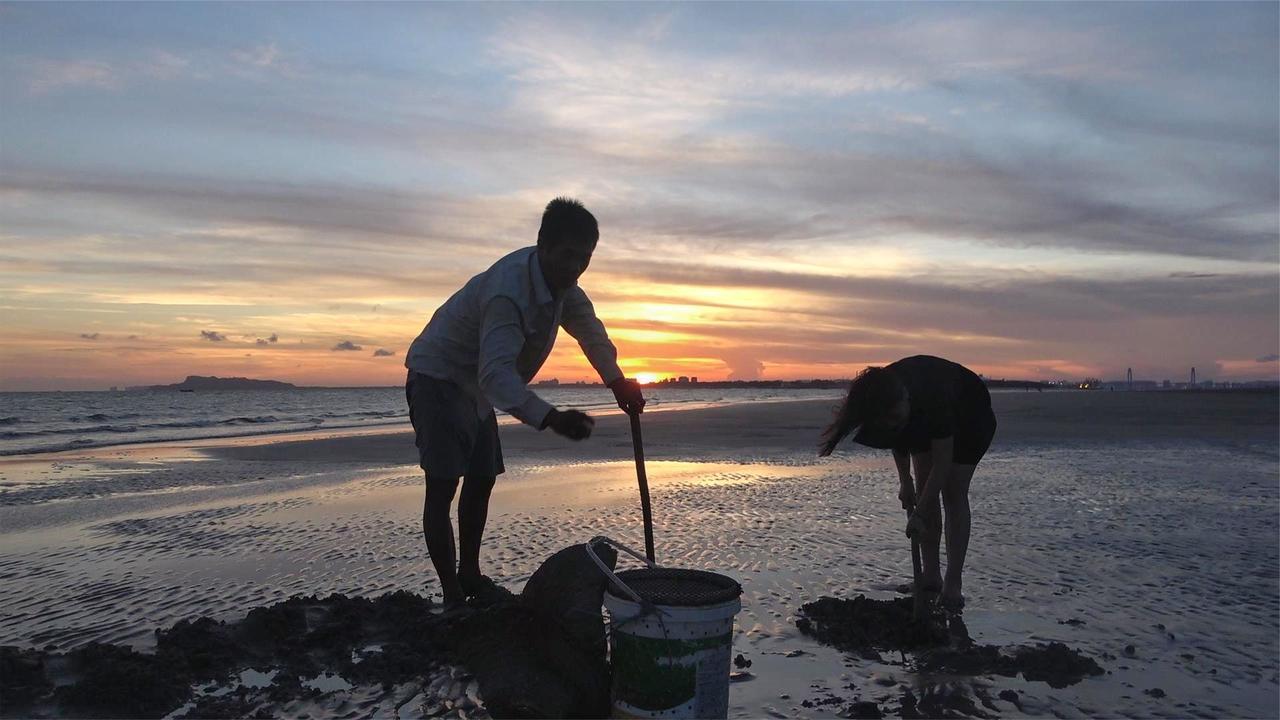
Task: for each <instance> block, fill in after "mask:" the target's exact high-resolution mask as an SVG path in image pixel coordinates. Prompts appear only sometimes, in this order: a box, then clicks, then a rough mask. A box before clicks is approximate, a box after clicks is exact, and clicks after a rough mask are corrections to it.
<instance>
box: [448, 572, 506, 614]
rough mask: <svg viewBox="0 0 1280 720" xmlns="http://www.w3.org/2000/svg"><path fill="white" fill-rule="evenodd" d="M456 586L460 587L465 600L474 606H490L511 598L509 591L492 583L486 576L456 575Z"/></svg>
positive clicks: (491, 579)
mask: <svg viewBox="0 0 1280 720" xmlns="http://www.w3.org/2000/svg"><path fill="white" fill-rule="evenodd" d="M458 584H459V585H461V586H462V592H463V594H464V595H466V597H467V599H468V600H471V601H472V602H473V603H475V604H476V605H481V606H484V605H492V604H493V603H495V602H497V601H499V600H502V599H504V598H507V597H510V596H511V591H509V590H507V589H506V588H504V587H502V586H501V585H499V584H498V583H496V582H494V581H493V578H491V577H489V576H488V575H481V574H478V573H477V574H475V575H472V574H466V575H458Z"/></svg>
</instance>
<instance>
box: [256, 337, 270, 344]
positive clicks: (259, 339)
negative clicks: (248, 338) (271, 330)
mask: <svg viewBox="0 0 1280 720" xmlns="http://www.w3.org/2000/svg"><path fill="white" fill-rule="evenodd" d="M257 344H259V345H270V344H271V343H269V342H267V340H266V338H258V340H257Z"/></svg>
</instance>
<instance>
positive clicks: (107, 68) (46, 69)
mask: <svg viewBox="0 0 1280 720" xmlns="http://www.w3.org/2000/svg"><path fill="white" fill-rule="evenodd" d="M119 85H120V77H119V75H118V73H117V71H116V70H115V68H113V67H112V66H111V65H110V64H109V63H105V62H100V61H96V60H37V61H35V62H33V63H31V64H30V65H29V67H28V76H27V89H28V90H30V91H31V92H33V93H37V94H40V93H47V92H52V91H54V90H60V89H62V88H69V87H95V88H101V89H112V88H115V87H118V86H119Z"/></svg>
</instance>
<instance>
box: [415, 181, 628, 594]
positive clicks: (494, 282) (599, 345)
mask: <svg viewBox="0 0 1280 720" xmlns="http://www.w3.org/2000/svg"><path fill="white" fill-rule="evenodd" d="M599 238H600V230H599V227H598V226H597V224H596V219H595V217H594V216H592V214H591V213H590V212H588V211H587V209H586V208H584V207H583V206H582V204H581V203H579V202H578V201H576V200H571V199H569V198H556V199H555V200H552V201H551V202H550V203H549V204H548V205H547V207H546V211H545V212H544V213H543V215H542V226H541V227H540V228H539V229H538V244H537V246H536V247H527V248H522V249H520V250H516V251H515V252H513V253H511V254H509V255H507V256H506V257H504V258H502V259H501V260H499V261H498V262H496V263H494V264H493V266H492V267H490V268H489V269H488V270H486V271H484V272H482V273H480V274H479V275H476V276H475V277H473V278H471V280H470V281H468V282H467V284H466V285H464V286H463V287H462V289H461V290H459V291H458V292H456V293H454V294H453V296H452V297H450V298H449V299H448V300H447V301H446V302H445V303H444V305H441V306H440V308H439V309H438V310H436V312H435V314H434V315H432V316H431V321H430V322H428V323H427V326H426V327H425V328H424V329H423V330H422V333H421V334H420V335H418V337H417V339H416V340H414V341H413V344H412V345H411V346H410V347H409V352H408V354H407V355H406V357H405V367H407V368H408V369H409V376H408V380H407V381H406V383H405V396H406V398H407V399H408V402H409V418H410V421H411V422H412V423H413V429H414V434H415V443H416V444H417V446H418V456H419V462H420V465H421V466H422V469H423V471H425V473H426V482H427V493H426V501H425V503H424V504H423V508H422V531H423V534H424V535H425V537H426V541H427V552H428V554H430V556H431V563H432V564H433V565H434V566H435V569H436V574H437V575H438V576H439V577H440V585H441V588H442V590H443V593H444V602H445V605H446V606H457V605H459V604H461V603H463V602H465V600H466V598H469V597H475V596H476V595H479V594H484V593H485V592H486V591H489V590H491V589H492V587H493V581H492V580H490V579H489V578H487V577H485V576H484V575H482V574H481V573H480V539H481V537H482V536H483V534H484V525H485V519H486V517H487V516H488V511H489V494H490V491H492V490H493V483H494V479H495V478H496V477H497V476H498V475H500V474H502V472H503V471H504V469H505V468H504V467H503V463H502V447H501V445H500V444H499V442H498V424H497V418H496V417H495V415H494V408H495V407H496V408H498V409H501V410H503V411H504V412H507V413H510V414H511V415H513V416H514V417H515V418H516V419H518V420H520V421H521V422H523V423H525V424H526V425H530V426H532V427H534V428H537V429H538V430H545V429H550V430H552V431H553V432H555V433H557V434H559V435H562V436H564V437H567V438H569V439H571V440H583V439H585V438H587V437H588V436H590V435H591V430H592V428H593V427H594V425H595V421H594V420H593V419H592V418H591V417H590V416H588V415H586V414H585V413H581V412H578V411H577V410H557V409H556V408H554V407H552V406H551V405H550V404H548V403H547V402H546V401H544V400H543V399H542V398H540V397H538V396H537V395H535V394H534V393H533V392H532V391H531V390H529V387H528V384H529V381H531V380H532V379H533V377H534V376H535V375H537V374H538V370H539V369H540V368H541V367H542V364H543V363H544V362H545V361H546V359H547V356H548V355H550V354H551V348H552V346H553V345H554V344H555V340H556V330H557V328H558V327H561V326H562V327H564V329H565V330H566V331H567V332H568V333H569V334H570V335H572V336H573V337H574V338H575V339H576V340H577V341H578V344H579V345H581V346H582V351H583V353H585V354H586V356H587V359H588V360H589V361H590V362H591V365H592V367H594V368H595V369H596V372H598V373H599V374H600V378H601V379H602V380H603V381H604V382H605V384H606V385H608V386H609V388H610V389H611V390H613V394H614V397H615V398H616V399H617V401H618V406H619V407H621V408H622V409H623V410H624V411H625V412H627V413H639V412H641V411H642V410H643V408H644V404H645V401H644V396H643V395H642V393H641V392H640V386H639V384H638V383H636V382H634V381H632V380H627V379H626V378H624V377H623V375H622V371H621V370H620V369H619V368H618V351H617V349H616V348H614V346H613V343H612V342H610V341H609V335H608V334H607V333H606V332H605V328H604V325H603V324H602V323H601V322H600V320H599V319H598V318H596V314H595V309H594V308H593V307H592V305H591V301H590V300H589V299H587V295H586V293H584V292H583V291H582V289H581V288H579V287H578V277H579V276H580V275H582V273H583V272H584V271H585V270H586V269H587V265H588V264H590V262H591V254H592V253H593V252H594V251H595V247H596V241H597V240H599ZM459 477H462V478H463V481H462V495H461V497H460V498H459V499H458V535H459V543H460V545H461V552H460V553H459V554H458V566H457V568H456V569H455V567H454V561H455V549H454V536H453V525H452V523H451V521H450V519H449V507H450V505H451V504H452V502H453V495H454V492H455V491H456V490H457V488H458V478H459Z"/></svg>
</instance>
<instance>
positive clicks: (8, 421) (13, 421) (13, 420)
mask: <svg viewBox="0 0 1280 720" xmlns="http://www.w3.org/2000/svg"><path fill="white" fill-rule="evenodd" d="M19 422H20V420H19V419H18V418H17V417H0V425H17V424H18V423H19Z"/></svg>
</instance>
